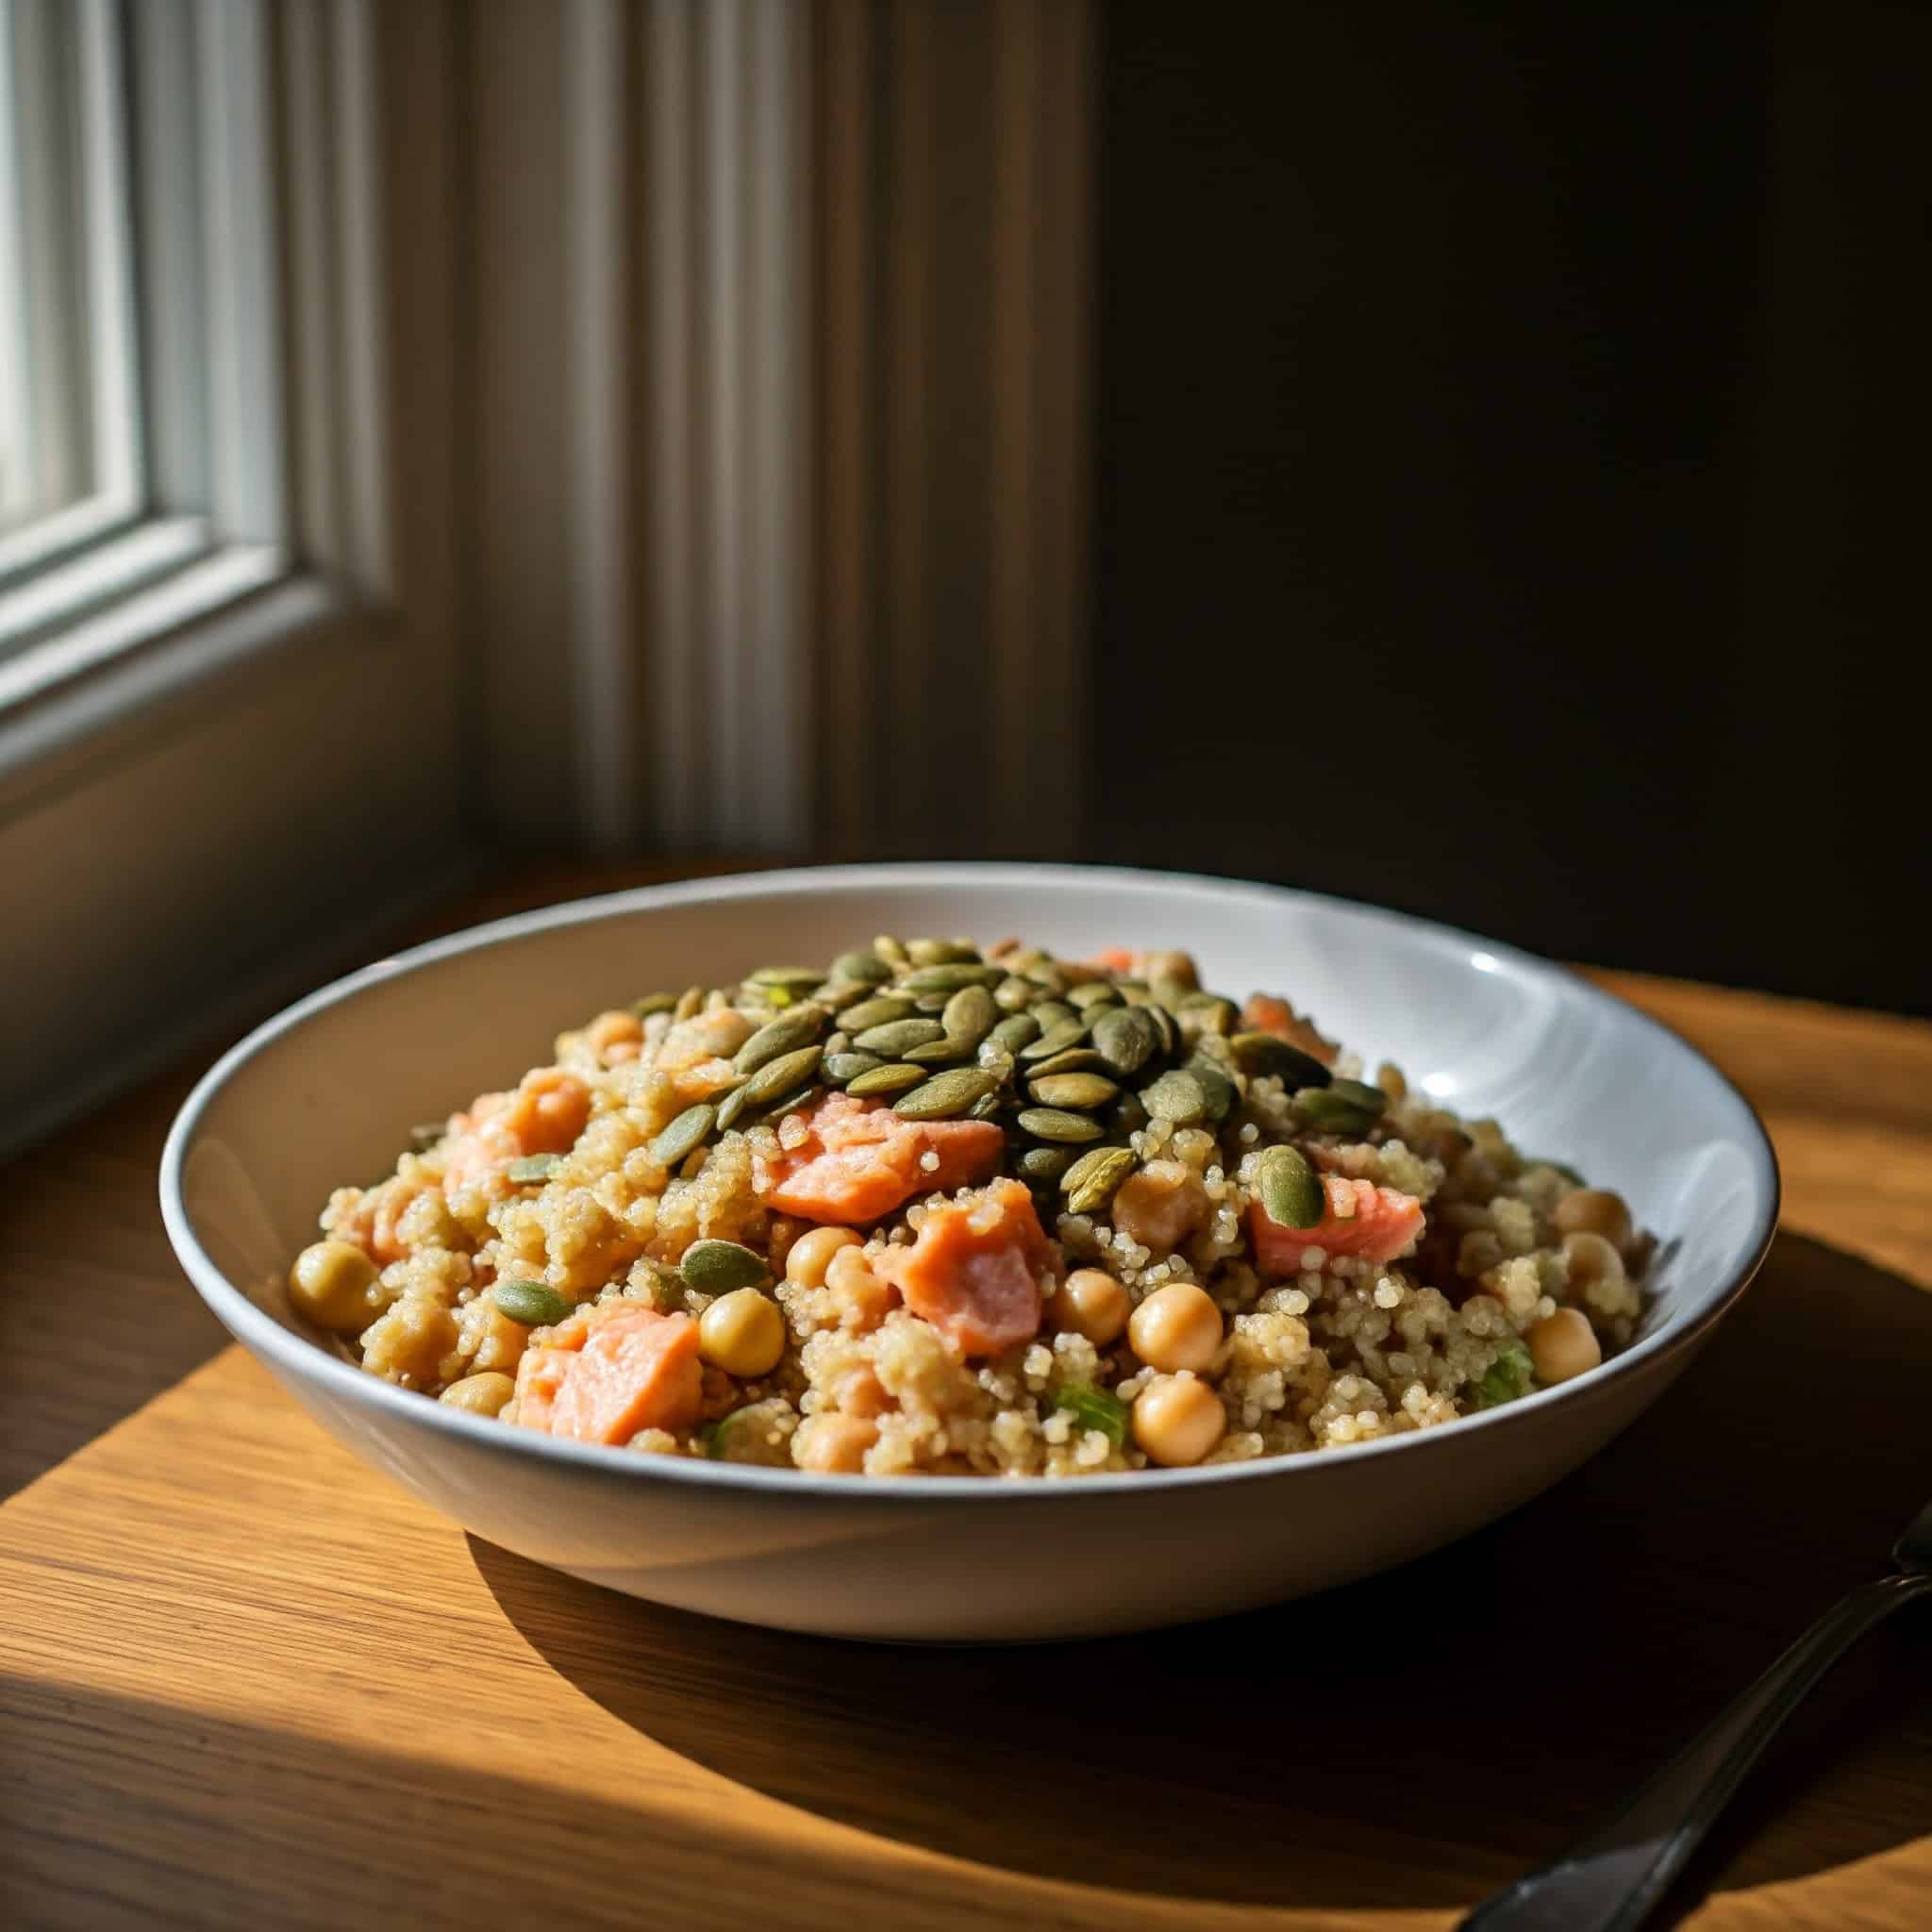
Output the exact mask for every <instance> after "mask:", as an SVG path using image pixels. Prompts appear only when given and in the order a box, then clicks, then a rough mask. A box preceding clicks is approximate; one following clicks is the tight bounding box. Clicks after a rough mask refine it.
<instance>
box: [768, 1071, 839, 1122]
mask: <svg viewBox="0 0 1932 1932" xmlns="http://www.w3.org/2000/svg"><path fill="white" fill-rule="evenodd" d="M823 1091H824V1089H823V1088H822V1087H821V1086H820V1085H819V1083H818V1082H817V1081H816V1080H808V1081H807V1082H806V1083H805V1085H804V1086H803V1087H800V1088H798V1089H797V1090H796V1091H794V1092H791V1093H788V1094H786V1096H785V1097H784V1098H783V1099H782V1100H774V1101H773V1102H772V1104H771V1105H770V1106H769V1107H767V1108H764V1109H763V1110H762V1112H761V1113H760V1114H759V1116H758V1117H759V1119H760V1120H767V1121H778V1120H783V1119H784V1118H785V1116H786V1115H787V1114H788V1113H801V1112H804V1111H806V1110H807V1109H808V1104H809V1103H810V1102H811V1101H812V1100H814V1099H816V1098H817V1096H818V1095H819V1094H820V1093H822V1092H823Z"/></svg>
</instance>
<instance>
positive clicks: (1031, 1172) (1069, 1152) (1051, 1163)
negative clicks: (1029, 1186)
mask: <svg viewBox="0 0 1932 1932" xmlns="http://www.w3.org/2000/svg"><path fill="white" fill-rule="evenodd" d="M1073 1158H1074V1150H1073V1149H1072V1148H1071V1147H1029V1148H1027V1150H1026V1151H1025V1153H1024V1154H1023V1155H1021V1157H1020V1172H1021V1174H1024V1176H1025V1178H1026V1179H1028V1180H1029V1181H1041V1182H1043V1181H1057V1180H1058V1179H1059V1177H1060V1175H1061V1174H1065V1173H1066V1171H1067V1166H1068V1163H1069V1162H1070V1161H1072V1159H1073Z"/></svg>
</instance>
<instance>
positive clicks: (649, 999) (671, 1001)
mask: <svg viewBox="0 0 1932 1932" xmlns="http://www.w3.org/2000/svg"><path fill="white" fill-rule="evenodd" d="M676 1004H677V995H676V994H675V992H647V993H646V994H645V995H644V996H643V998H642V999H641V1000H633V1001H631V1003H630V1010H631V1014H632V1016H633V1017H634V1018H636V1019H639V1020H648V1019H649V1018H650V1017H651V1015H652V1014H653V1013H668V1012H669V1011H670V1010H671V1009H672V1008H673V1007H675V1005H676Z"/></svg>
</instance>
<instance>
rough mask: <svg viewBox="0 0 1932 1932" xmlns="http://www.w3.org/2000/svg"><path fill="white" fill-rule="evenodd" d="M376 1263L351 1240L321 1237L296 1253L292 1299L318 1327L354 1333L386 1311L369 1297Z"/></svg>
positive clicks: (291, 1274)
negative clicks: (321, 1238) (323, 1238)
mask: <svg viewBox="0 0 1932 1932" xmlns="http://www.w3.org/2000/svg"><path fill="white" fill-rule="evenodd" d="M375 1272H376V1271H375V1262H374V1261H372V1260H371V1259H370V1258H369V1257H368V1256H367V1255H365V1254H364V1253H363V1252H362V1250H361V1249H360V1248H358V1247H352V1246H351V1245H350V1244H349V1242H347V1241H317V1242H316V1243H315V1245H314V1246H313V1247H308V1248H304V1249H303V1250H302V1252H301V1253H300V1254H299V1255H297V1256H296V1257H295V1265H294V1266H293V1267H292V1268H291V1269H290V1270H289V1299H290V1300H291V1302H293V1303H294V1305H295V1312H296V1313H297V1314H298V1315H303V1316H306V1317H307V1318H308V1320H309V1321H311V1322H313V1323H314V1324H315V1325H316V1326H317V1327H318V1328H329V1329H333V1330H334V1331H335V1332H336V1333H337V1334H338V1335H354V1334H357V1333H358V1332H359V1331H360V1330H361V1329H364V1328H366V1327H368V1325H369V1324H370V1323H372V1322H373V1321H375V1318H376V1316H377V1315H378V1314H380V1313H381V1312H382V1311H381V1310H380V1309H379V1308H378V1307H376V1306H375V1303H374V1302H372V1301H371V1300H370V1299H369V1291H370V1290H371V1289H372V1288H374V1287H375Z"/></svg>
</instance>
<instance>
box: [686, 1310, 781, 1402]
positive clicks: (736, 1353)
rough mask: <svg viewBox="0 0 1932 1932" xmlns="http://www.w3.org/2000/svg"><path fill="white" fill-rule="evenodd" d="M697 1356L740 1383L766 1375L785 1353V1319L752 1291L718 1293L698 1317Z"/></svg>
mask: <svg viewBox="0 0 1932 1932" xmlns="http://www.w3.org/2000/svg"><path fill="white" fill-rule="evenodd" d="M698 1353H699V1354H700V1355H701V1356H703V1357H704V1358H705V1359H706V1360H707V1361H708V1362H709V1363H710V1364H711V1366H712V1367H713V1368H714V1369H723V1370H724V1373H725V1374H727V1375H736V1376H738V1377H739V1378H740V1379H741V1380H745V1381H748V1380H750V1379H751V1378H752V1377H753V1376H755V1375H764V1374H770V1373H771V1371H772V1370H774V1369H775V1368H776V1367H777V1366H778V1357H780V1356H782V1355H783V1354H784V1353H785V1318H784V1316H783V1315H781V1314H780V1313H779V1312H778V1305H777V1303H776V1302H774V1301H773V1300H772V1299H771V1298H770V1296H768V1295H765V1294H761V1293H760V1292H759V1291H758V1290H757V1289H755V1288H735V1289H733V1290H732V1291H731V1292H730V1293H729V1294H721V1295H720V1296H719V1297H718V1299H717V1300H716V1301H714V1302H713V1303H712V1304H711V1306H710V1307H708V1308H707V1309H706V1310H705V1312H704V1313H703V1314H702V1315H700V1316H699V1317H698Z"/></svg>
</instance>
